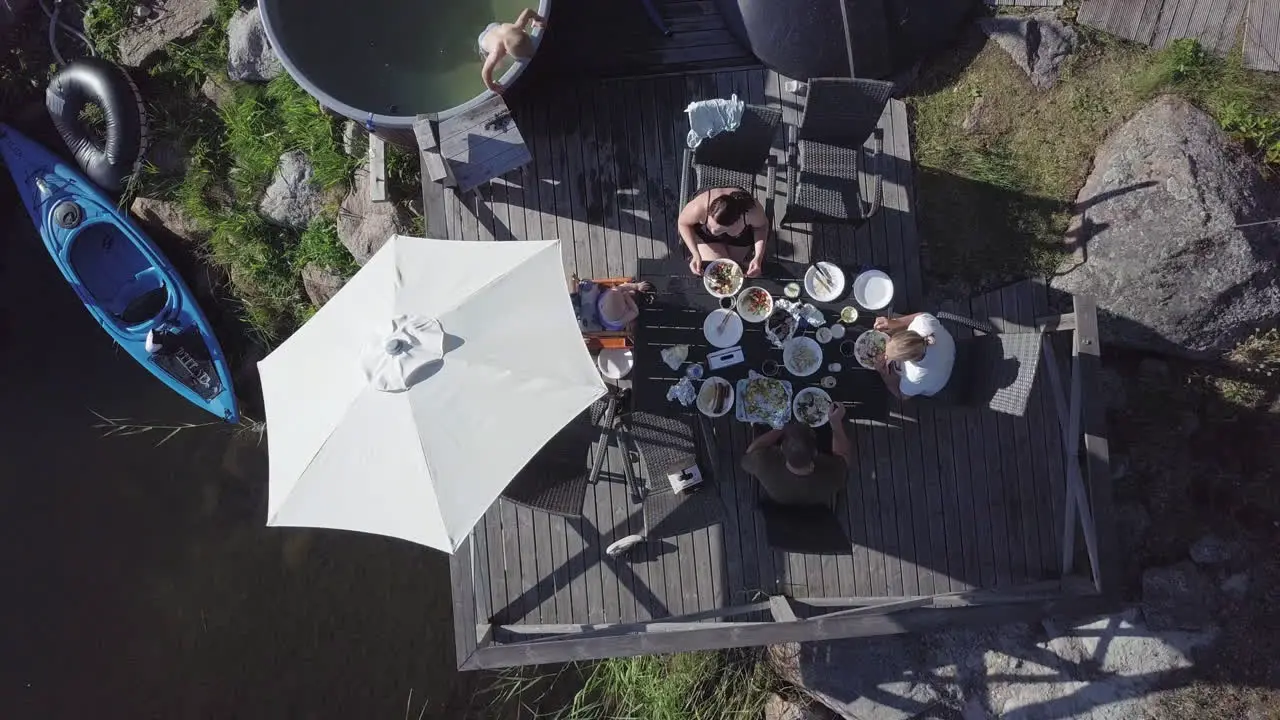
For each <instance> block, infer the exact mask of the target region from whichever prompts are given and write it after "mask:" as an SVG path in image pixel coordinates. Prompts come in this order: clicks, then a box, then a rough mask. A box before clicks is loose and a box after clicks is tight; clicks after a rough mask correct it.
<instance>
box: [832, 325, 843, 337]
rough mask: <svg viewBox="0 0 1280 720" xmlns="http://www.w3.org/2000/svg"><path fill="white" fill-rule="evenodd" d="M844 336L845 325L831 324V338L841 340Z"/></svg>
mask: <svg viewBox="0 0 1280 720" xmlns="http://www.w3.org/2000/svg"><path fill="white" fill-rule="evenodd" d="M842 337H844V326H843V325H832V326H831V339H832V340H839V339H840V338H842Z"/></svg>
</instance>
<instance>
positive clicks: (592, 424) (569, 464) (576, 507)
mask: <svg viewBox="0 0 1280 720" xmlns="http://www.w3.org/2000/svg"><path fill="white" fill-rule="evenodd" d="M607 405H608V401H607V400H606V399H603V398H602V399H600V400H597V401H596V402H595V403H593V404H592V405H591V407H589V408H587V409H586V410H584V411H583V412H582V413H581V414H579V415H578V416H577V417H576V418H574V419H573V420H572V421H570V422H569V424H567V425H565V426H564V428H562V429H561V430H560V432H558V433H556V434H555V436H554V437H552V438H551V440H550V441H549V442H547V444H546V445H544V446H543V447H542V449H541V450H539V451H538V453H537V454H536V455H534V456H533V458H532V459H531V460H529V462H528V463H527V464H525V466H524V467H523V468H522V469H521V470H520V472H519V473H517V474H516V476H515V478H514V479H512V481H511V482H510V483H508V484H507V487H506V488H505V489H504V490H503V491H502V497H504V498H506V499H507V500H510V501H511V502H513V503H517V504H519V505H524V506H525V507H530V508H534V509H536V510H544V511H546V512H549V513H552V514H554V515H563V516H565V517H580V516H581V515H582V504H583V502H584V501H585V500H586V497H587V484H588V481H589V478H590V475H591V457H592V453H591V447H592V443H593V442H597V441H599V440H600V438H601V433H600V420H601V417H602V416H603V415H604V412H605V407H606V406H607Z"/></svg>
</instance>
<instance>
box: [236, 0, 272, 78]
mask: <svg viewBox="0 0 1280 720" xmlns="http://www.w3.org/2000/svg"><path fill="white" fill-rule="evenodd" d="M282 72H284V65H282V64H280V58H278V57H276V53H275V51H274V50H272V49H271V43H270V42H269V41H268V40H267V31H266V30H265V29H264V28H263V27H262V14H261V13H259V12H258V7H257V6H256V5H255V6H253V7H251V8H241V9H239V10H237V11H236V13H235V15H232V16H231V22H229V23H227V76H228V77H230V78H231V79H232V80H238V81H240V82H267V81H269V80H271V79H272V78H274V77H276V76H277V75H279V74H280V73H282Z"/></svg>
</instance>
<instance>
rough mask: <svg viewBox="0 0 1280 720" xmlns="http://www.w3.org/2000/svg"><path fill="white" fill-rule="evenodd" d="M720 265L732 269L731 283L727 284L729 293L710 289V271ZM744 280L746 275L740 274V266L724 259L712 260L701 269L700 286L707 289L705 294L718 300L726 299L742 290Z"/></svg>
mask: <svg viewBox="0 0 1280 720" xmlns="http://www.w3.org/2000/svg"><path fill="white" fill-rule="evenodd" d="M721 265H727V266H730V267H731V268H732V269H733V270H732V271H733V281H732V282H731V283H730V284H729V287H730V290H729V292H721V291H718V290H713V289H712V288H711V271H712V270H714V269H715V268H717V267H719V266H721ZM745 279H746V275H745V274H744V273H743V272H742V266H741V265H739V264H738V263H736V262H734V261H732V260H726V259H724V258H721V259H719V260H712V261H711V262H709V263H707V264H706V266H705V267H704V268H702V286H703V287H705V288H706V289H707V292H709V293H711V294H712V295H714V296H715V297H718V298H727V297H733V296H734V295H737V294H738V291H739V290H741V289H742V283H743V282H744V281H745Z"/></svg>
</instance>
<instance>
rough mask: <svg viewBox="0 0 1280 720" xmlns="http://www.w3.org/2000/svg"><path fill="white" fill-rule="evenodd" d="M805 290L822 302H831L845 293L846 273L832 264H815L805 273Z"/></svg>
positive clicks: (824, 262)
mask: <svg viewBox="0 0 1280 720" xmlns="http://www.w3.org/2000/svg"><path fill="white" fill-rule="evenodd" d="M804 282H805V289H806V290H807V291H808V292H809V295H810V296H811V297H813V298H814V299H815V300H818V301H820V302H831V301H832V300H835V299H836V298H837V297H839V296H840V295H841V293H843V292H844V271H842V270H841V269H840V268H839V267H838V266H836V265H833V264H832V263H829V262H826V261H823V262H818V263H815V264H814V265H813V266H812V267H810V268H809V269H808V271H806V272H805V275H804Z"/></svg>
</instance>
